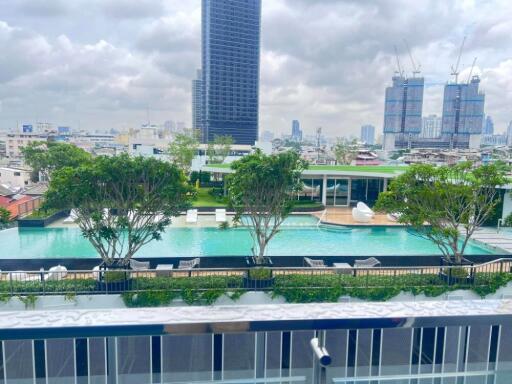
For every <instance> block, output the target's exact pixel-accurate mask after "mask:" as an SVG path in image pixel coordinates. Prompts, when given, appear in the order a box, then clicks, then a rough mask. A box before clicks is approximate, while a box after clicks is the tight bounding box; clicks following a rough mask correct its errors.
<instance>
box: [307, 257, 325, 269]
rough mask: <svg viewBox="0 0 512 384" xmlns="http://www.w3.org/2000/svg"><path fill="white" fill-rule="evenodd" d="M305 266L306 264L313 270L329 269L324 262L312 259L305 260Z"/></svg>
mask: <svg viewBox="0 0 512 384" xmlns="http://www.w3.org/2000/svg"><path fill="white" fill-rule="evenodd" d="M304 264H306V265H307V266H308V267H311V268H325V267H327V265H325V263H324V261H323V260H314V259H310V258H309V257H305V258H304Z"/></svg>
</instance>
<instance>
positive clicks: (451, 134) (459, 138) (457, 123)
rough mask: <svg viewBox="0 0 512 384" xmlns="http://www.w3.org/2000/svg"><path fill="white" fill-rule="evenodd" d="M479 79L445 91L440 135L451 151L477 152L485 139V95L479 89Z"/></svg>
mask: <svg viewBox="0 0 512 384" xmlns="http://www.w3.org/2000/svg"><path fill="white" fill-rule="evenodd" d="M479 84H480V78H479V77H478V76H473V78H472V79H471V81H470V82H469V83H448V84H446V85H445V87H444V100H443V123H442V128H441V135H442V137H443V140H444V141H446V142H448V143H449V148H478V147H479V146H480V141H481V135H482V120H483V115H484V103H485V95H484V94H483V93H481V92H480V91H479V89H478V87H479Z"/></svg>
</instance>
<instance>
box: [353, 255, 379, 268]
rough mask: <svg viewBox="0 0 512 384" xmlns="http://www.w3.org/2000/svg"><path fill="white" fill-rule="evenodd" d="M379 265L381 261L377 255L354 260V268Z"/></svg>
mask: <svg viewBox="0 0 512 384" xmlns="http://www.w3.org/2000/svg"><path fill="white" fill-rule="evenodd" d="M379 265H380V261H379V260H377V259H376V258H375V257H370V258H368V259H364V260H356V261H354V268H373V267H378V266H379Z"/></svg>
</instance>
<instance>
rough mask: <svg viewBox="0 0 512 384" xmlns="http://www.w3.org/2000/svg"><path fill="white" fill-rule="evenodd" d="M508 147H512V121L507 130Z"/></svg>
mask: <svg viewBox="0 0 512 384" xmlns="http://www.w3.org/2000/svg"><path fill="white" fill-rule="evenodd" d="M507 145H508V146H509V147H512V121H511V122H510V123H508V128H507Z"/></svg>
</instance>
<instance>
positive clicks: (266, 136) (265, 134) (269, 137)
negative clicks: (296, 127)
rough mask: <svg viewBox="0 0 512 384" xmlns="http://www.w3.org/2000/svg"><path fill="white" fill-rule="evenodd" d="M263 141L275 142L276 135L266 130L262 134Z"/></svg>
mask: <svg viewBox="0 0 512 384" xmlns="http://www.w3.org/2000/svg"><path fill="white" fill-rule="evenodd" d="M260 139H261V141H263V142H264V143H269V142H271V141H272V140H274V134H273V133H272V132H270V131H268V130H265V131H263V132H262V133H261V137H260Z"/></svg>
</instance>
